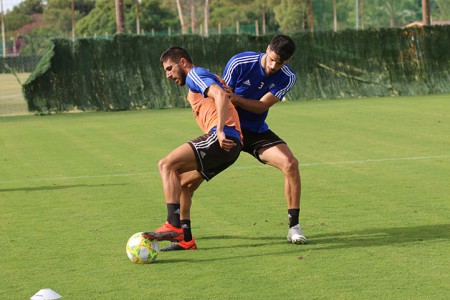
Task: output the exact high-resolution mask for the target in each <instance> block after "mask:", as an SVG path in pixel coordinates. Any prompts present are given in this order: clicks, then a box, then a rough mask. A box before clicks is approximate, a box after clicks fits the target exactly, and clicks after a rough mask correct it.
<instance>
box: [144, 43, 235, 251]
mask: <svg viewBox="0 0 450 300" xmlns="http://www.w3.org/2000/svg"><path fill="white" fill-rule="evenodd" d="M160 61H161V63H162V65H163V68H164V70H165V72H166V76H167V78H169V79H171V80H173V81H174V82H175V83H176V84H178V85H180V86H183V85H187V86H188V88H189V91H190V93H189V95H188V99H187V100H188V102H189V104H190V105H191V107H192V111H193V113H194V116H195V119H196V121H197V123H198V125H199V127H200V128H201V130H202V131H203V133H204V135H202V136H199V137H198V138H196V139H193V140H190V141H189V142H187V143H185V144H183V145H181V146H179V147H178V148H176V149H175V150H173V151H172V152H171V153H169V155H167V156H166V157H165V158H163V159H161V160H160V161H159V163H158V169H159V173H160V175H161V179H162V182H163V188H164V197H165V200H166V204H167V210H168V220H167V222H166V224H164V225H163V226H162V227H160V228H158V229H157V230H155V232H147V233H145V234H144V235H145V236H147V237H148V238H150V239H154V238H155V239H158V240H173V241H177V242H178V243H174V244H171V245H169V246H167V247H165V248H163V249H161V251H173V250H189V249H197V245H196V244H195V241H194V238H193V237H192V231H191V220H190V207H191V202H192V199H191V197H192V193H193V191H194V190H195V189H197V188H198V186H199V185H200V184H201V183H202V181H203V180H206V181H208V180H211V179H212V178H213V177H214V176H216V175H217V174H219V173H220V172H222V171H223V170H225V169H226V168H228V167H229V166H230V165H232V164H233V163H234V162H235V161H236V160H237V158H238V157H239V154H240V152H241V147H242V134H241V128H240V122H239V117H238V114H237V111H236V109H235V107H234V106H233V104H232V103H231V102H230V101H229V99H228V97H227V93H226V92H225V91H224V89H223V86H222V84H221V82H220V80H219V78H218V77H217V76H216V75H214V74H213V73H211V72H209V71H208V70H206V69H203V68H200V67H196V66H195V65H194V64H193V62H192V59H191V57H190V55H189V53H188V52H187V51H186V50H185V49H183V48H181V47H171V48H169V49H167V50H166V51H165V52H164V53H163V54H162V55H161V58H160Z"/></svg>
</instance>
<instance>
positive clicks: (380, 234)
mask: <svg viewBox="0 0 450 300" xmlns="http://www.w3.org/2000/svg"><path fill="white" fill-rule="evenodd" d="M308 238H309V239H310V240H309V244H308V245H292V247H291V245H289V249H288V250H286V249H283V250H282V251H272V250H273V247H271V248H267V251H264V250H261V251H258V253H254V252H253V253H251V252H249V254H248V255H244V256H242V255H231V256H226V257H224V256H221V257H217V258H207V259H199V257H198V256H196V257H195V258H194V257H193V258H170V257H169V256H168V255H166V253H167V254H169V253H170V252H163V253H164V254H163V255H164V259H161V260H158V261H157V262H156V263H158V264H165V263H182V262H199V261H220V260H232V259H241V258H243V257H246V258H248V257H264V256H267V257H269V256H274V255H275V256H276V255H280V254H281V255H282V254H290V253H292V254H296V255H299V254H301V253H303V252H305V251H308V252H309V251H323V250H333V249H348V248H364V247H380V246H389V245H391V246H392V245H408V244H413V243H418V242H431V241H439V240H450V224H434V225H420V226H411V227H392V228H373V229H366V230H360V231H349V232H337V233H324V234H317V235H312V236H308ZM198 240H199V241H201V240H242V241H243V242H242V243H241V244H237V245H236V244H235V243H232V244H228V245H226V243H225V245H221V246H217V247H201V245H199V250H196V251H211V250H213V251H215V250H223V249H227V248H230V249H231V248H249V249H250V248H255V247H260V248H263V247H267V246H274V245H276V244H281V243H286V244H288V243H287V241H286V240H284V239H283V238H281V237H279V236H278V237H272V236H263V235H261V236H260V237H251V238H249V237H245V236H233V235H216V236H207V237H202V238H199V239H198ZM255 240H258V241H259V242H257V243H255V242H252V241H255ZM198 244H199V243H198ZM277 249H279V248H277ZM300 258H301V256H300V257H299V259H300Z"/></svg>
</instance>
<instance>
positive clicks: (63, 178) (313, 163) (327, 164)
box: [0, 155, 450, 183]
mask: <svg viewBox="0 0 450 300" xmlns="http://www.w3.org/2000/svg"><path fill="white" fill-rule="evenodd" d="M448 157H450V155H436V156H414V157H395V158H394V157H392V158H379V159H365V160H345V161H334V162H332V161H331V162H311V163H301V164H300V167H313V166H329V165H342V164H366V163H382V162H392V161H404V160H423V159H436V158H448ZM265 167H267V166H266V165H261V164H259V165H258V164H257V165H255V166H246V167H233V166H232V167H230V170H249V169H257V168H265ZM145 175H159V173H158V172H139V173H122V174H105V175H86V176H68V177H52V178H24V179H13V180H0V183H13V182H39V181H64V180H76V179H92V178H108V177H132V176H145Z"/></svg>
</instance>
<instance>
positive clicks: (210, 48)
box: [23, 26, 450, 112]
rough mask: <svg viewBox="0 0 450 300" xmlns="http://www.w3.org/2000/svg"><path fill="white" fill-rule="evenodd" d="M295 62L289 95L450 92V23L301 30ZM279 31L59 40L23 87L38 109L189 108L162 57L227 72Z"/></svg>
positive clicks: (298, 97) (30, 103) (32, 106)
mask: <svg viewBox="0 0 450 300" xmlns="http://www.w3.org/2000/svg"><path fill="white" fill-rule="evenodd" d="M292 37H293V39H294V40H295V42H296V44H297V51H296V54H295V56H294V57H293V59H292V60H291V62H290V63H289V65H290V66H291V67H292V68H293V69H294V71H295V72H296V73H297V75H298V81H297V84H296V85H295V87H294V89H293V90H292V91H291V92H290V93H289V94H288V96H287V100H303V99H317V98H341V97H369V96H391V95H420V94H436V93H449V92H450V51H449V49H450V26H436V27H423V28H415V29H381V30H369V31H355V30H348V31H342V32H332V31H330V32H315V33H306V32H305V33H298V34H295V35H293V36H292ZM270 38H271V36H259V37H256V36H251V35H215V36H210V37H208V38H205V37H201V36H195V35H194V36H193V35H189V36H174V37H150V36H134V35H116V36H114V38H113V39H110V40H106V39H105V40H99V39H79V40H77V41H76V42H75V43H72V42H71V41H70V40H65V39H55V40H52V43H51V45H50V47H49V49H48V51H47V52H46V54H45V55H44V56H43V58H42V60H41V61H40V63H39V64H38V66H37V67H36V69H35V70H34V71H33V73H32V74H31V75H30V77H29V78H28V80H27V82H26V83H25V84H24V85H23V92H24V95H25V98H26V100H27V102H28V106H29V109H30V111H37V112H52V111H67V110H72V109H74V108H76V109H81V110H102V111H109V110H128V109H142V108H166V107H185V106H187V103H186V102H185V100H184V99H185V97H186V93H187V88H185V87H178V86H177V85H175V84H174V83H172V82H171V81H169V80H168V79H166V78H165V73H164V72H163V69H162V67H161V65H160V62H159V56H160V54H161V53H162V52H163V51H164V50H165V49H167V48H168V47H170V46H173V45H178V46H182V47H184V48H186V49H188V50H189V52H190V53H191V55H192V57H193V60H194V63H195V64H196V65H198V66H202V67H205V68H208V69H210V70H211V71H213V72H215V73H217V74H220V75H221V74H222V71H223V68H224V66H225V64H226V62H227V61H228V59H229V58H230V57H231V56H233V55H234V54H236V53H238V52H241V51H246V50H252V51H265V49H266V47H267V44H268V43H269V41H270Z"/></svg>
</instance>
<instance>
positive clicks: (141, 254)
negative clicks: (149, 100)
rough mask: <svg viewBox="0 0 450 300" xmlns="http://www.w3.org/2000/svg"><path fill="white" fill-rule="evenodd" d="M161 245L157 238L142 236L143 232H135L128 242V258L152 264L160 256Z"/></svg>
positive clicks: (136, 261) (139, 262) (138, 262)
mask: <svg viewBox="0 0 450 300" xmlns="http://www.w3.org/2000/svg"><path fill="white" fill-rule="evenodd" d="M158 252H159V245H158V242H157V241H156V240H149V239H147V238H145V237H143V236H142V232H138V233H135V234H133V235H132V236H131V237H130V238H129V239H128V242H127V255H128V258H129V259H130V260H131V261H132V262H134V263H137V264H150V263H152V262H154V261H155V259H156V257H157V256H158Z"/></svg>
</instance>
